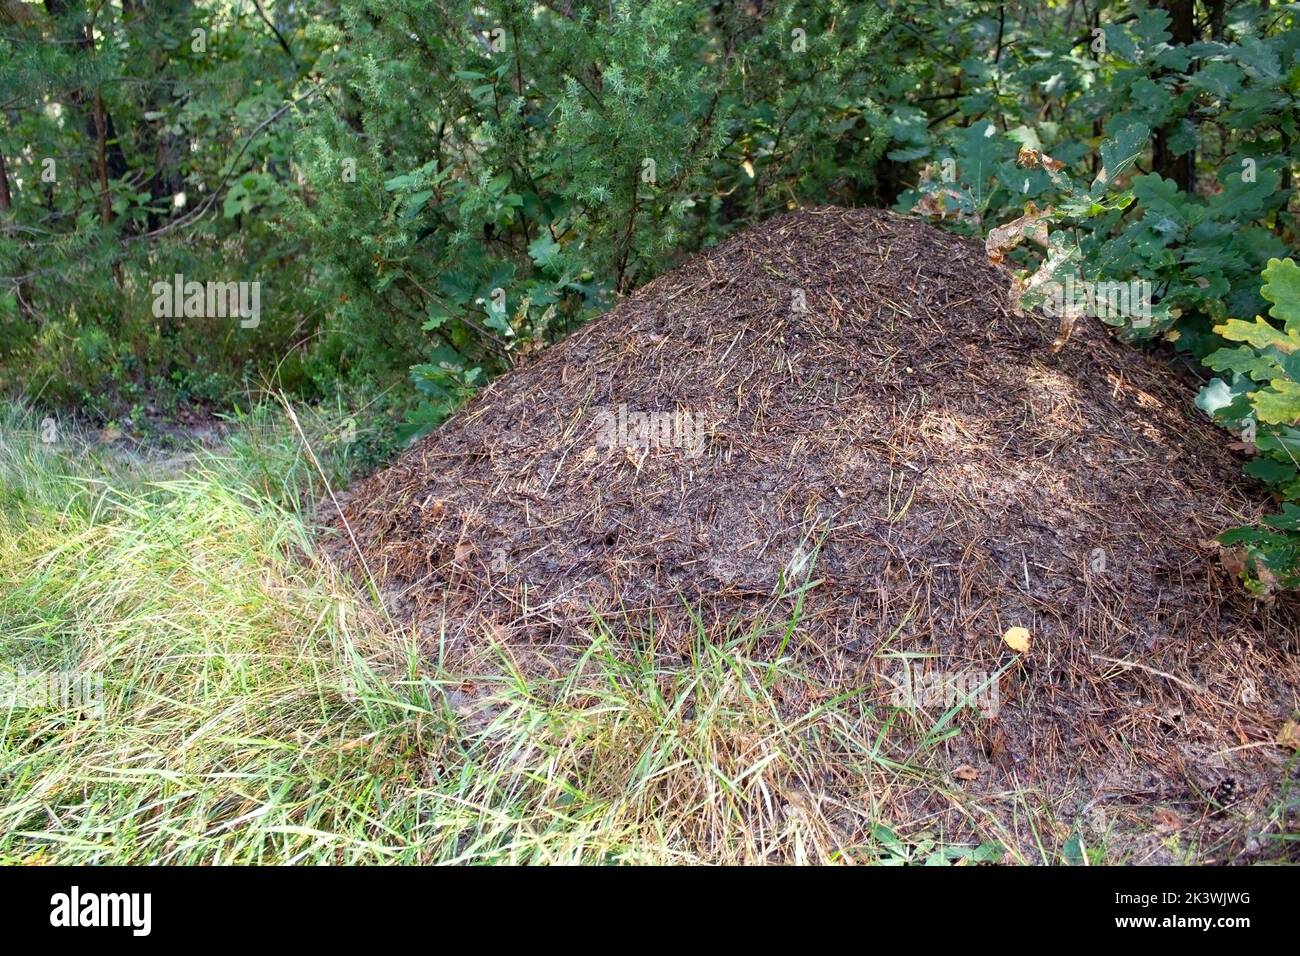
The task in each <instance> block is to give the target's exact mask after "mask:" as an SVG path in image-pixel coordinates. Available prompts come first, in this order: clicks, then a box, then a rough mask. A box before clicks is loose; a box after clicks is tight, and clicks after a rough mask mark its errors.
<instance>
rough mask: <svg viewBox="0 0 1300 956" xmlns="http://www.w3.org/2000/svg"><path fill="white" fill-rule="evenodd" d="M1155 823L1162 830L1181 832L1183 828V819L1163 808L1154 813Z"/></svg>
mask: <svg viewBox="0 0 1300 956" xmlns="http://www.w3.org/2000/svg"><path fill="white" fill-rule="evenodd" d="M1155 818H1156V823H1158V824H1159V825H1160V829H1162V830H1181V829H1182V828H1183V818H1182V817H1180V816H1179V815H1178V814H1176V813H1174V811H1172V810H1170V809H1168V808H1164V809H1160V810H1157V811H1156V812H1155Z"/></svg>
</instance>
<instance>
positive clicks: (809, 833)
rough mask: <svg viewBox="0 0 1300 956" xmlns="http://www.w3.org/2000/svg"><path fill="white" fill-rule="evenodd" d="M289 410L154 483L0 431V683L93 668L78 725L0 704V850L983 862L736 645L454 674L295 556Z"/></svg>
mask: <svg viewBox="0 0 1300 956" xmlns="http://www.w3.org/2000/svg"><path fill="white" fill-rule="evenodd" d="M299 415H300V418H297V419H293V420H288V419H286V416H285V415H283V414H279V413H276V412H275V411H273V410H262V411H259V412H258V413H256V414H254V415H252V416H250V417H248V418H246V419H245V420H244V421H242V422H241V423H240V424H239V427H238V429H237V430H236V432H235V433H234V435H233V436H232V438H231V440H230V442H229V445H228V447H227V448H226V449H225V450H224V451H223V452H222V453H220V454H217V453H200V454H198V455H197V456H196V457H195V458H194V460H193V461H191V462H189V464H188V467H187V468H186V469H185V470H184V471H183V473H182V474H180V475H179V476H173V477H165V478H159V477H156V475H155V473H154V472H153V471H152V470H151V468H150V467H149V466H148V465H147V464H141V463H140V462H139V461H138V460H136V459H133V458H131V457H129V456H127V457H123V456H119V455H116V454H113V453H112V452H111V451H105V450H103V449H99V450H96V448H95V447H94V446H92V445H90V444H89V443H86V442H84V441H82V440H80V439H79V438H78V437H77V436H75V435H67V434H64V435H62V436H61V437H60V440H59V441H58V442H57V443H55V444H52V445H45V444H43V443H42V442H41V441H40V440H39V436H38V428H37V425H38V423H37V422H36V420H35V419H34V418H33V417H32V415H31V414H30V413H29V412H27V411H25V410H23V409H21V408H14V407H8V408H6V409H5V410H4V411H3V412H2V413H0V425H2V427H3V432H2V433H0V434H2V437H3V446H2V447H0V580H2V581H4V582H5V585H4V587H3V589H0V669H7V670H10V671H12V670H13V669H15V668H24V669H26V670H27V671H29V672H30V671H34V670H41V669H56V670H63V669H70V670H77V671H79V672H81V673H89V674H95V675H99V676H101V677H102V680H103V698H104V711H105V712H104V715H103V717H102V718H95V717H93V716H86V715H84V714H79V713H77V712H75V711H72V710H58V709H18V708H16V707H10V708H8V709H0V862H8V863H14V862H51V863H133V864H142V863H321V862H330V863H363V862H364V863H430V862H463V863H490V862H509V863H524V862H528V863H578V862H581V863H633V862H637V863H640V862H674V863H676V862H709V863H757V862H790V863H799V862H836V861H845V862H883V863H902V862H927V861H928V862H953V861H978V860H982V859H996V858H997V857H998V856H1000V855H1001V852H1002V851H1001V850H999V849H998V848H997V846H996V845H995V844H996V843H998V842H999V838H1000V837H1001V836H1002V834H1001V833H1000V832H999V828H998V824H997V822H996V820H994V819H993V818H992V816H991V815H989V814H986V813H984V812H983V811H981V809H980V808H979V807H974V806H972V807H970V808H968V809H967V810H966V811H964V812H966V813H967V814H968V815H969V817H970V819H971V820H972V822H973V823H975V824H976V825H977V826H978V828H979V829H980V831H981V833H986V834H989V836H988V839H987V840H968V841H966V842H960V841H953V840H951V839H948V838H945V837H944V836H943V834H941V833H938V832H936V831H935V829H934V827H933V826H932V825H930V824H929V823H928V822H927V821H925V820H921V821H907V820H904V819H900V818H899V814H900V813H901V812H902V811H901V809H900V808H901V807H903V806H904V805H905V804H904V802H902V800H901V798H902V797H903V796H905V795H906V794H907V793H908V792H910V791H914V790H915V789H916V788H918V787H925V786H931V787H934V786H942V784H941V783H939V782H937V781H936V779H935V778H933V777H930V776H928V775H927V774H926V773H925V772H924V770H923V769H921V763H923V761H922V760H921V759H920V758H921V757H922V756H923V754H921V753H912V754H909V755H908V756H907V757H906V758H900V757H899V756H898V754H899V752H900V751H899V748H898V746H896V745H893V744H892V743H891V735H894V734H896V733H898V732H899V728H897V727H895V726H893V723H892V722H893V720H894V719H896V717H897V715H893V716H890V715H889V714H884V715H881V714H879V713H876V712H873V711H872V710H871V708H869V707H868V706H867V705H866V704H865V703H863V701H862V700H861V699H860V696H859V695H857V694H855V693H853V692H845V693H840V694H835V695H832V694H831V693H829V692H827V691H826V690H825V689H823V688H822V687H821V686H819V684H818V682H817V681H815V680H812V679H811V678H810V677H808V676H806V675H804V674H802V673H801V672H800V670H799V669H798V667H797V666H796V665H795V664H794V663H793V662H792V661H791V660H790V659H789V658H787V657H783V656H776V657H771V656H769V657H767V658H764V657H763V656H762V655H760V654H759V652H758V650H757V649H758V648H759V647H760V646H770V642H769V643H767V644H762V643H761V642H760V640H759V637H760V634H758V633H757V632H756V631H753V630H750V631H728V632H726V633H721V634H718V633H714V634H704V633H702V632H701V634H700V635H699V639H698V640H697V641H696V644H695V648H694V653H693V654H692V655H691V659H690V660H689V661H688V662H686V663H680V662H677V663H674V664H672V665H671V666H669V665H667V664H665V663H664V662H663V660H662V659H661V657H660V656H659V655H656V654H655V653H654V652H653V638H652V636H651V635H647V636H645V639H644V640H640V641H632V642H630V643H629V642H628V641H627V640H614V639H613V636H612V635H611V633H610V629H609V628H608V627H607V626H606V625H605V624H603V623H602V622H599V621H597V622H595V623H594V624H593V625H592V627H591V628H590V631H589V632H588V633H587V635H586V636H585V640H586V641H587V643H588V647H587V650H586V652H585V654H584V655H583V656H582V658H581V661H580V664H579V665H578V666H577V667H575V668H574V669H573V670H572V671H571V672H570V673H565V674H559V675H554V676H549V677H546V678H538V677H535V676H529V675H525V674H524V673H521V672H520V671H519V669H518V668H516V667H515V666H514V664H513V663H512V659H511V657H510V655H509V654H508V653H507V652H505V651H504V650H502V652H501V654H500V655H499V663H498V665H497V666H495V667H493V668H490V669H489V670H490V672H489V673H483V674H474V675H465V674H455V673H451V672H450V671H449V670H448V669H447V668H446V667H445V666H444V665H443V664H441V663H440V662H439V661H437V660H428V659H427V658H426V657H424V656H422V655H420V654H418V653H417V652H416V651H415V649H414V643H413V641H412V639H411V636H410V635H409V634H406V633H404V632H403V631H402V629H401V628H400V627H399V626H397V625H395V624H394V623H392V622H390V621H387V620H384V619H383V618H381V617H380V615H379V614H378V613H377V612H376V611H375V610H374V609H373V605H372V604H371V603H370V602H369V601H368V600H366V598H365V596H364V593H363V591H362V590H361V589H358V588H357V587H355V586H354V585H353V584H352V583H351V582H349V581H347V580H345V579H343V578H342V577H341V576H340V575H339V574H338V573H336V572H335V571H334V570H333V569H332V568H331V567H330V566H329V565H327V564H326V563H324V562H323V561H321V560H319V559H318V558H316V557H313V549H312V536H311V533H310V528H309V526H308V525H307V524H306V523H305V521H304V518H303V514H304V513H309V510H310V505H311V503H312V501H313V500H314V496H315V495H316V494H318V493H319V490H320V488H321V478H322V472H323V473H324V475H325V476H328V477H329V478H330V479H331V480H332V481H337V480H341V479H342V477H343V475H344V474H345V473H346V471H347V462H346V444H347V443H346V441H344V440H343V439H341V438H340V437H339V423H338V418H337V416H333V417H331V416H329V415H324V414H319V413H316V414H312V415H311V416H308V415H307V413H306V412H303V411H301V410H300V412H299ZM295 422H299V424H297V425H295ZM309 449H310V451H309ZM318 463H319V466H320V467H319V469H318V467H317V465H318ZM172 474H174V471H173V472H172ZM795 607H796V609H795V610H789V609H788V608H787V613H788V614H789V615H790V616H789V617H788V619H784V620H782V619H777V620H776V621H775V622H774V624H773V627H774V628H776V629H777V634H778V635H780V634H782V633H788V632H789V630H790V629H792V628H793V626H794V624H795V623H797V614H798V611H797V602H796V603H795ZM782 646H784V645H783V644H782ZM792 701H793V702H795V703H793V704H792V703H791V702H792ZM917 729H918V730H919V731H920V734H919V739H925V734H926V732H927V730H932V729H933V728H927V727H924V726H922V727H919V728H917ZM931 736H934V735H933V734H932V735H931ZM939 736H942V735H939ZM905 750H906V748H904V751H905ZM953 799H954V800H956V799H958V797H957V796H956V795H954V796H953ZM903 834H906V835H903ZM1005 842H1007V844H1008V845H1009V846H1010V845H1011V844H1013V843H1014V841H1005ZM981 843H982V844H983V845H982V846H981V845H980V844H981ZM1007 854H1008V855H1007V859H1020V857H1019V856H1018V855H1017V852H1016V851H1015V850H1011V849H1009V850H1007Z"/></svg>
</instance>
